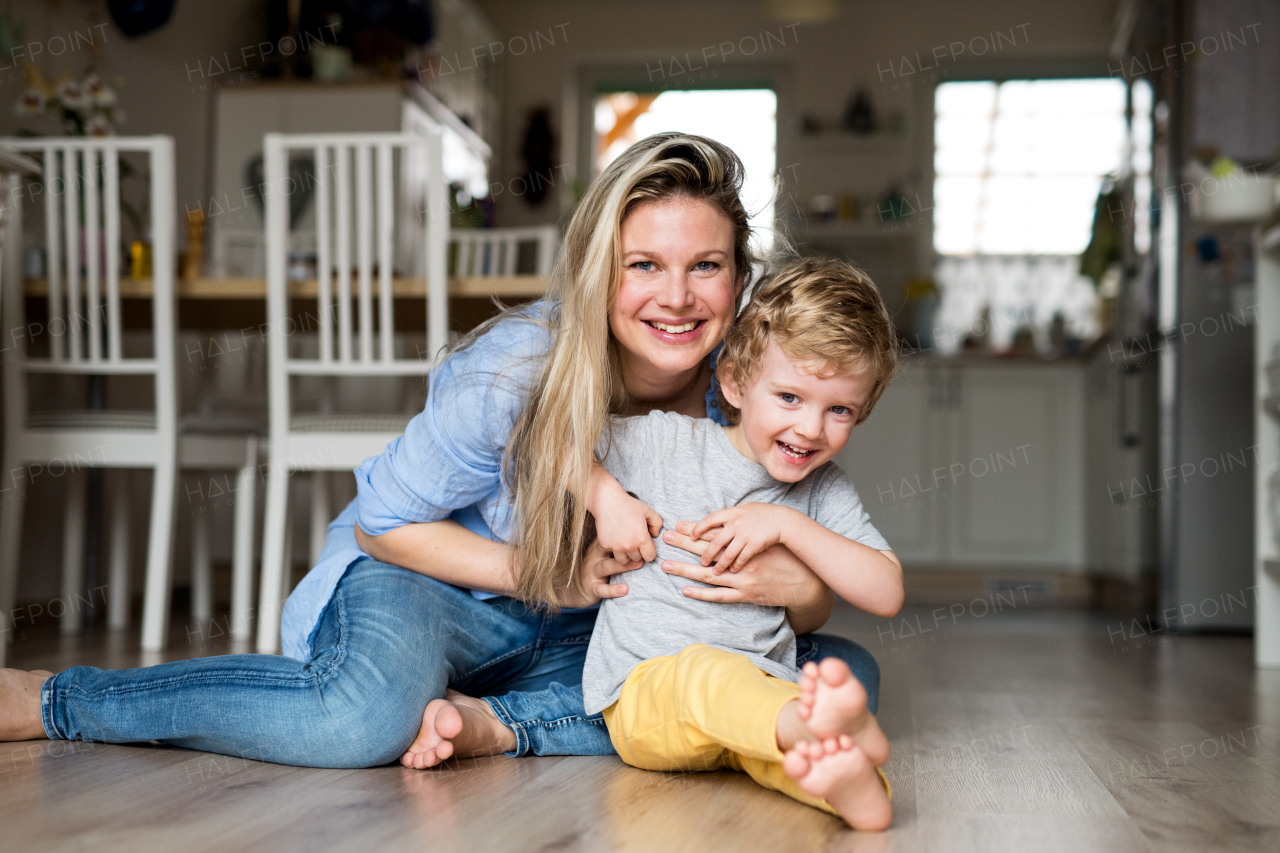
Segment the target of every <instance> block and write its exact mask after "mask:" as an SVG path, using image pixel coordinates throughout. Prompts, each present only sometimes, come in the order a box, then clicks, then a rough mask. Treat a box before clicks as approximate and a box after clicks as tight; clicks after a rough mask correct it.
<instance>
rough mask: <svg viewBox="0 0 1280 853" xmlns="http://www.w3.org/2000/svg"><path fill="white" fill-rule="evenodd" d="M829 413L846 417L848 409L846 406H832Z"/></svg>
mask: <svg viewBox="0 0 1280 853" xmlns="http://www.w3.org/2000/svg"><path fill="white" fill-rule="evenodd" d="M831 411H833V412H835V413H836V414H837V415H847V414H849V407H848V406H832V407H831Z"/></svg>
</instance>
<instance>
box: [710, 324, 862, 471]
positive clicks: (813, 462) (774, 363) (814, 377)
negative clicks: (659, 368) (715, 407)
mask: <svg viewBox="0 0 1280 853" xmlns="http://www.w3.org/2000/svg"><path fill="white" fill-rule="evenodd" d="M874 387H875V375H874V374H873V373H871V372H870V371H862V372H860V373H857V374H853V375H847V374H843V373H832V372H831V370H830V367H829V366H828V365H826V364H823V363H820V362H802V361H795V360H793V359H792V358H791V357H790V356H788V355H787V354H786V353H785V352H783V351H782V348H781V347H779V346H778V344H777V343H775V342H770V344H769V349H768V350H766V351H765V354H764V358H762V359H761V362H760V368H759V370H757V371H756V375H755V378H754V379H752V380H751V382H750V383H748V385H747V387H746V388H745V389H739V388H738V387H737V386H735V385H734V384H733V383H732V382H722V383H721V388H722V390H723V392H724V396H725V399H726V400H728V401H729V403H730V404H731V405H733V406H735V407H736V408H737V409H739V410H740V411H741V412H742V416H741V417H740V418H739V420H738V423H737V424H736V425H734V426H731V427H727V428H726V429H725V432H726V434H727V435H728V437H729V441H730V442H731V443H732V444H733V446H734V447H735V448H737V450H738V452H739V453H741V454H742V455H743V456H745V457H746V458H748V459H750V460H751V461H752V462H755V463H757V464H759V465H763V466H764V468H765V470H767V471H768V472H769V475H770V476H771V477H773V478H774V479H775V480H781V481H782V482H784V483H798V482H799V481H800V480H803V479H804V478H805V477H806V476H807V475H808V474H809V473H810V472H811V471H813V470H814V469H815V468H817V467H818V466H819V465H822V464H823V463H825V462H827V461H829V460H830V459H831V458H832V457H834V456H835V455H836V454H837V453H839V452H840V450H841V448H843V447H844V446H845V443H846V442H848V440H849V433H850V432H851V431H852V430H853V426H854V424H856V423H857V421H858V416H859V413H860V412H861V411H862V407H863V406H864V405H866V402H867V399H868V398H869V397H870V396H871V391H872V389H873V388H874Z"/></svg>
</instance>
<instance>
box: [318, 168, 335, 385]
mask: <svg viewBox="0 0 1280 853" xmlns="http://www.w3.org/2000/svg"><path fill="white" fill-rule="evenodd" d="M331 150H332V149H330V147H329V146H328V145H317V146H316V294H317V296H318V298H319V300H320V304H319V306H317V307H318V310H317V311H316V316H317V317H318V318H319V322H320V360H321V361H322V362H324V363H326V364H328V363H329V362H331V361H333V252H332V247H333V243H332V241H333V234H332V233H331V230H330V227H329V205H330V199H329V196H330V192H329V175H330V171H329V152H330V151H331Z"/></svg>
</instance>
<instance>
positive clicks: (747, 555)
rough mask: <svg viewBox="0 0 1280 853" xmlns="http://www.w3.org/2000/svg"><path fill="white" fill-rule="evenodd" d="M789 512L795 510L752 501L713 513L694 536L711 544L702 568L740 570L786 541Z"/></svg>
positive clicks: (704, 553) (703, 521)
mask: <svg viewBox="0 0 1280 853" xmlns="http://www.w3.org/2000/svg"><path fill="white" fill-rule="evenodd" d="M788 512H794V510H789V509H787V508H786V507H781V506H777V505H775V504H765V503H756V502H754V501H751V502H748V503H743V504H738V505H737V506H733V507H729V508H728V509H722V510H718V511H716V512H713V513H711V514H710V515H708V516H707V517H706V518H704V519H702V521H699V522H698V523H697V524H695V525H694V526H693V531H692V532H691V533H690V535H691V536H692V537H693V538H694V539H706V540H708V541H709V542H710V544H709V545H708V546H707V549H706V550H705V551H703V552H702V565H704V566H709V565H711V563H712V562H713V561H714V562H715V563H716V566H717V567H718V569H719V571H724V570H725V569H728V570H729V571H731V572H736V571H738V569H741V568H742V567H743V566H745V565H746V564H747V561H749V560H750V559H751V558H752V557H754V556H755V555H756V554H759V553H760V552H761V551H763V550H764V549H765V548H768V547H769V546H770V545H776V544H778V543H779V542H781V541H782V526H783V524H785V523H786V515H787V513H788ZM718 573H719V572H717V574H718Z"/></svg>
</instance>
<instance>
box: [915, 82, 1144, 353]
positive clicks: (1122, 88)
mask: <svg viewBox="0 0 1280 853" xmlns="http://www.w3.org/2000/svg"><path fill="white" fill-rule="evenodd" d="M1128 87H1129V84H1128V83H1127V82H1126V81H1124V80H1121V79H1115V78H1103V79H1068V80H1008V81H1004V82H997V81H993V80H980V81H968V82H955V83H942V84H940V85H939V86H938V87H937V89H936V90H935V99H934V107H935V125H934V140H935V145H936V147H935V151H934V233H933V245H934V249H935V251H936V252H937V253H938V255H939V256H940V257H939V259H938V264H937V269H936V271H935V273H936V278H937V281H938V284H939V285H940V287H941V290H942V304H941V305H940V306H939V314H938V316H937V321H938V324H939V328H942V329H945V330H947V332H948V334H945V335H940V336H938V337H937V345H938V346H939V347H941V348H942V349H944V350H954V349H957V348H959V346H960V344H961V342H962V340H963V337H964V336H965V335H966V334H971V333H973V334H978V335H980V336H982V335H989V340H990V344H991V345H992V346H993V347H994V348H996V349H1003V348H1004V347H1006V346H1008V345H1009V344H1010V343H1011V342H1012V340H1013V338H1014V336H1015V334H1016V333H1017V331H1018V330H1019V329H1022V328H1029V329H1030V330H1031V331H1032V332H1033V333H1034V337H1035V341H1036V343H1037V346H1039V347H1040V348H1041V349H1044V348H1046V347H1048V346H1049V337H1050V328H1051V327H1052V325H1053V324H1054V322H1055V319H1054V318H1055V317H1061V322H1062V323H1063V324H1064V325H1065V332H1066V336H1067V338H1068V339H1087V338H1090V337H1093V336H1096V335H1097V334H1098V333H1099V329H1098V326H1097V321H1096V319H1095V310H1094V309H1095V306H1096V303H1097V299H1098V294H1097V291H1096V289H1095V287H1094V285H1093V282H1092V281H1091V280H1089V279H1086V278H1083V277H1081V276H1080V275H1079V273H1078V271H1077V270H1078V266H1079V255H1080V253H1081V252H1083V251H1084V249H1085V247H1086V246H1087V245H1088V244H1089V240H1090V237H1091V235H1092V231H1093V220H1094V213H1095V209H1096V205H1097V201H1098V195H1099V192H1100V190H1101V189H1102V187H1103V185H1104V182H1105V181H1106V180H1107V179H1108V178H1109V177H1110V178H1113V179H1114V178H1119V177H1123V176H1132V177H1133V190H1134V197H1135V198H1137V199H1139V202H1138V205H1137V208H1136V211H1135V212H1136V214H1137V215H1136V216H1135V217H1134V220H1135V224H1136V227H1135V234H1134V244H1135V248H1136V249H1137V250H1138V251H1139V252H1145V251H1146V250H1147V249H1148V247H1149V244H1150V228H1149V222H1148V218H1149V210H1148V207H1147V203H1146V199H1147V198H1148V197H1149V196H1150V192H1151V88H1150V86H1149V85H1148V84H1147V83H1146V82H1145V81H1138V82H1137V83H1135V84H1134V87H1133V91H1132V95H1130V92H1129V88H1128ZM1130 97H1131V98H1132V100H1131V101H1130V100H1129V99H1130ZM1129 107H1131V108H1132V111H1133V120H1132V126H1131V125H1130V123H1129V121H1128V119H1127V118H1126V110H1127V108H1129ZM1131 127H1132V129H1131ZM1115 215H1116V216H1117V217H1118V216H1121V215H1122V211H1120V210H1116V211H1115ZM984 312H986V313H987V314H988V315H989V322H988V320H985V319H983V313H984ZM978 327H980V328H978ZM935 331H937V330H935Z"/></svg>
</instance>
